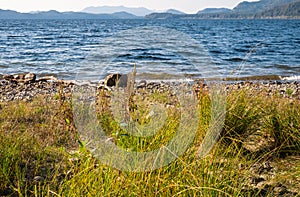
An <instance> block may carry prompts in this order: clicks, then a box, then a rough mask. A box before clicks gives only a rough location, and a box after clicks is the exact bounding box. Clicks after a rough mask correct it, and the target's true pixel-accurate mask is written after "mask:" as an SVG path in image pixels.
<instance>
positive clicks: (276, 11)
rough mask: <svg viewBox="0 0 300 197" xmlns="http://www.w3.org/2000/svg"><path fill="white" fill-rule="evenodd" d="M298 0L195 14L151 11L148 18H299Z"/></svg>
mask: <svg viewBox="0 0 300 197" xmlns="http://www.w3.org/2000/svg"><path fill="white" fill-rule="evenodd" d="M299 2H300V0H260V1H255V2H247V1H244V2H241V3H240V4H238V5H237V6H236V7H235V8H233V9H232V10H230V9H227V8H206V9H204V10H201V11H199V12H197V14H185V15H178V14H172V13H167V12H165V13H152V14H149V15H147V16H145V18H148V19H230V18H232V19H237V18H296V19H300V5H299V4H300V3H299Z"/></svg>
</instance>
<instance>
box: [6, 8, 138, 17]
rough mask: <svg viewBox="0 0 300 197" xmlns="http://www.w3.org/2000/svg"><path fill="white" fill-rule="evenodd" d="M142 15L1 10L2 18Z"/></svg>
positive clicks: (129, 15) (130, 15) (131, 15)
mask: <svg viewBox="0 0 300 197" xmlns="http://www.w3.org/2000/svg"><path fill="white" fill-rule="evenodd" d="M139 18H142V17H139V16H136V15H133V14H130V13H127V12H115V13H112V14H90V13H84V12H57V11H55V10H50V11H47V12H31V13H20V12H16V11H12V10H1V9H0V19H139Z"/></svg>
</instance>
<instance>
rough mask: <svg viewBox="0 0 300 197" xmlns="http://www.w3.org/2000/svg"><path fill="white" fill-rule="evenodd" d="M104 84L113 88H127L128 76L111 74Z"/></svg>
mask: <svg viewBox="0 0 300 197" xmlns="http://www.w3.org/2000/svg"><path fill="white" fill-rule="evenodd" d="M104 84H105V85H106V86H108V87H112V86H119V87H126V86H127V75H121V74H110V75H108V76H107V77H106V78H105V79H104Z"/></svg>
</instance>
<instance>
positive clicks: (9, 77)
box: [3, 75, 14, 81]
mask: <svg viewBox="0 0 300 197" xmlns="http://www.w3.org/2000/svg"><path fill="white" fill-rule="evenodd" d="M3 79H5V80H7V81H12V80H13V79H14V76H13V75H3Z"/></svg>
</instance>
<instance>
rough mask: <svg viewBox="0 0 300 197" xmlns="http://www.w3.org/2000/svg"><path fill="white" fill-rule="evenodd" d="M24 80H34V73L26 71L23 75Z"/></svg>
mask: <svg viewBox="0 0 300 197" xmlns="http://www.w3.org/2000/svg"><path fill="white" fill-rule="evenodd" d="M24 80H25V82H34V81H35V80H36V75H35V74H34V73H28V74H26V75H25V76H24Z"/></svg>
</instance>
